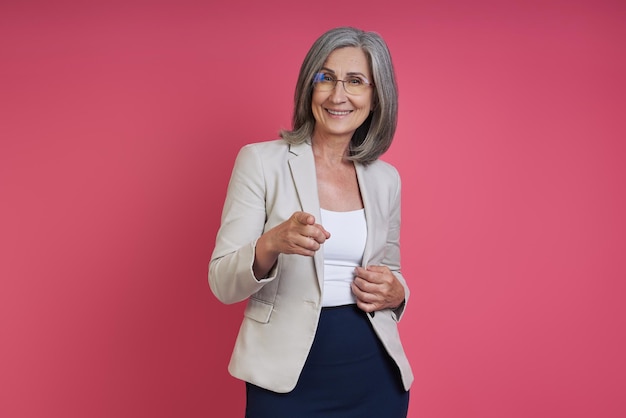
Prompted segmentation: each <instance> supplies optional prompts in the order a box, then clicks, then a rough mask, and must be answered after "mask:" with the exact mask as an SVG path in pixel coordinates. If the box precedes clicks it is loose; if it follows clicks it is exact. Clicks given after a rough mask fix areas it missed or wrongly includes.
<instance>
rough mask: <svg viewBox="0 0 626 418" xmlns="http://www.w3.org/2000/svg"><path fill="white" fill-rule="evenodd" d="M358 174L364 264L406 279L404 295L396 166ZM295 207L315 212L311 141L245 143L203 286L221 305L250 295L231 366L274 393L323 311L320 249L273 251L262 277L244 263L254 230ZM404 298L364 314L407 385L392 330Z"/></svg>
mask: <svg viewBox="0 0 626 418" xmlns="http://www.w3.org/2000/svg"><path fill="white" fill-rule="evenodd" d="M356 172H357V178H358V181H359V187H360V190H361V196H362V198H363V204H364V208H365V217H366V220H367V241H366V245H365V251H364V254H363V266H367V265H386V266H388V267H389V268H390V269H391V271H392V272H393V273H394V274H395V275H396V277H398V279H399V280H400V281H401V282H402V284H403V285H404V287H405V290H406V297H407V300H406V301H408V296H409V290H408V288H407V286H406V282H405V280H404V278H403V277H402V274H401V273H400V248H399V235H400V177H399V175H398V172H397V171H396V169H395V168H393V167H392V166H391V165H389V164H387V163H385V162H383V161H376V162H374V163H372V164H369V165H367V166H363V165H361V164H356ZM296 211H304V212H308V213H310V214H312V215H313V216H315V218H316V220H318V219H320V218H321V216H320V205H319V199H318V194H317V180H316V175H315V162H314V158H313V152H312V149H311V146H310V144H308V143H304V144H300V145H289V144H287V143H286V142H285V141H283V140H275V141H269V142H261V143H256V144H250V145H246V146H245V147H243V148H242V149H241V151H240V152H239V155H238V156H237V159H236V161H235V166H234V169H233V172H232V176H231V179H230V182H229V185H228V192H227V196H226V201H225V203H224V210H223V213H222V223H221V227H220V229H219V232H218V234H217V239H216V245H215V249H214V251H213V255H212V257H211V262H210V263H209V284H210V286H211V290H212V291H213V293H214V294H215V296H216V297H217V298H218V299H219V300H220V301H222V302H224V303H235V302H239V301H242V300H245V299H248V302H247V306H246V308H245V312H244V318H243V322H242V324H241V328H240V330H239V335H238V337H237V341H236V343H235V348H234V351H233V354H232V358H231V361H230V364H229V366H228V370H229V372H230V373H231V374H232V375H233V376H234V377H236V378H239V379H242V380H245V381H247V382H250V383H253V384H255V385H257V386H260V387H263V388H266V389H269V390H272V391H274V392H289V391H291V390H293V388H294V387H295V385H296V383H297V381H298V377H299V375H300V372H301V371H302V368H303V366H304V362H305V360H306V358H307V355H308V353H309V350H310V348H311V345H312V343H313V337H314V336H315V331H316V328H317V322H318V318H319V315H320V311H321V301H322V291H323V283H324V259H323V251H318V252H317V253H316V255H315V256H314V257H305V256H301V255H288V254H281V255H280V256H279V257H278V261H277V263H276V265H275V267H274V268H273V269H272V271H270V272H269V274H268V275H267V277H265V278H263V279H262V280H257V279H256V278H255V277H254V274H253V272H252V264H253V261H254V248H255V244H256V240H257V239H258V238H259V236H260V235H261V234H263V233H264V232H265V231H267V230H269V229H271V228H273V227H274V226H276V225H278V224H280V223H281V222H283V221H285V220H286V219H288V218H289V217H290V216H291V215H292V214H293V213H294V212H296ZM331 233H332V231H331ZM406 301H405V304H403V305H402V306H401V307H400V308H398V309H396V310H395V311H392V310H383V311H378V312H376V313H375V315H374V316H371V315H368V316H367V317H368V318H369V319H370V321H371V322H372V325H373V328H374V330H375V332H376V334H377V335H378V337H379V338H380V340H381V341H382V343H383V345H384V346H385V348H386V349H387V352H388V353H389V355H390V356H391V357H392V358H393V359H394V360H395V362H396V364H397V365H398V368H399V369H400V372H401V375H402V381H403V384H404V387H405V389H407V390H408V389H409V387H410V385H411V383H412V381H413V373H412V371H411V367H410V366H409V362H408V360H407V358H406V355H405V353H404V350H403V348H402V345H401V343H400V336H399V335H398V328H397V322H398V321H399V319H400V317H401V316H402V313H403V311H404V308H405V306H406Z"/></svg>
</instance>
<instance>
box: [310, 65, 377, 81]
mask: <svg viewBox="0 0 626 418" xmlns="http://www.w3.org/2000/svg"><path fill="white" fill-rule="evenodd" d="M322 70H324V71H328V72H329V73H333V74H335V70H331V69H330V68H327V67H322V69H321V70H320V71H322ZM346 75H360V76H361V77H363V78H364V79H366V80H369V78H368V77H367V76H366V75H365V74H363V73H360V72H358V71H352V72H349V73H346Z"/></svg>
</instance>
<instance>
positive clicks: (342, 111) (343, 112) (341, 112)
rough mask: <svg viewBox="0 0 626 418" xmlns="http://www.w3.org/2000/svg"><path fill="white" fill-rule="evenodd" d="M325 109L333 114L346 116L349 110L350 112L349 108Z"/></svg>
mask: <svg viewBox="0 0 626 418" xmlns="http://www.w3.org/2000/svg"><path fill="white" fill-rule="evenodd" d="M326 111H327V112H328V113H330V114H331V115H333V116H346V115H348V114H350V112H352V111H351V110H330V109H326Z"/></svg>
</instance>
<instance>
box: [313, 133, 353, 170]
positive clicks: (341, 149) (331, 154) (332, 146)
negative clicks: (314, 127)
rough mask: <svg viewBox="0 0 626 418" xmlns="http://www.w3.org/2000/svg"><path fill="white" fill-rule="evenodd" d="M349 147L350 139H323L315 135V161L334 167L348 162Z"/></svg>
mask: <svg viewBox="0 0 626 418" xmlns="http://www.w3.org/2000/svg"><path fill="white" fill-rule="evenodd" d="M349 145H350V139H349V138H348V140H345V139H343V138H342V139H340V138H328V137H326V138H323V137H319V136H315V135H314V136H313V139H312V141H311V146H312V148H313V155H315V159H316V160H318V161H323V162H325V163H327V164H332V165H335V164H344V163H346V162H347V161H346V157H347V156H348V148H349Z"/></svg>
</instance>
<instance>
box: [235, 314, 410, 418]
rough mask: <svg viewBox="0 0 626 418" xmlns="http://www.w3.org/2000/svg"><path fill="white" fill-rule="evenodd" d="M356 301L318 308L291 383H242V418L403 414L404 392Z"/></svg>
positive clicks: (397, 417)
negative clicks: (285, 389)
mask: <svg viewBox="0 0 626 418" xmlns="http://www.w3.org/2000/svg"><path fill="white" fill-rule="evenodd" d="M366 315H367V314H366V313H364V312H363V311H361V310H360V309H359V308H358V307H357V306H356V305H346V306H337V307H331V308H323V309H322V313H321V316H320V321H319V325H318V328H317V333H316V335H315V339H314V341H313V346H312V347H311V351H310V353H309V356H308V358H307V361H306V363H305V365H304V369H303V370H302V374H301V375H300V378H299V380H298V384H297V385H296V387H295V389H294V390H293V391H291V392H289V393H276V392H272V391H269V390H266V389H263V388H260V387H258V386H255V385H253V384H251V383H246V418H296V417H297V418H318V417H319V418H322V417H323V418H368V417H381V418H382V417H384V418H406V415H407V411H408V406H409V392H407V391H405V390H404V387H403V386H402V380H401V378H400V372H399V370H398V367H397V366H396V364H395V362H394V361H393V360H392V359H391V358H390V357H389V355H388V354H387V352H386V351H385V348H384V347H383V346H382V344H381V342H380V340H379V339H378V337H377V336H376V334H375V333H374V330H373V328H372V325H371V324H370V322H369V320H368V319H367V317H366Z"/></svg>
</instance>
